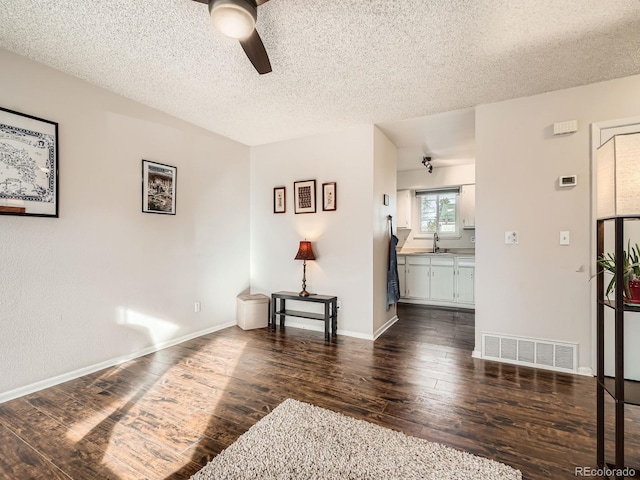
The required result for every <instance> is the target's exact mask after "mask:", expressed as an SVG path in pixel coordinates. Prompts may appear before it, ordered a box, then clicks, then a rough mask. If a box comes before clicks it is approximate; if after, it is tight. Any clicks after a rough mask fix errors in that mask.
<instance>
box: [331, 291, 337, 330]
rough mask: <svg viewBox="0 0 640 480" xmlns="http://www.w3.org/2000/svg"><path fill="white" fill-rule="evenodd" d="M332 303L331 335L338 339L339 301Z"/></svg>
mask: <svg viewBox="0 0 640 480" xmlns="http://www.w3.org/2000/svg"><path fill="white" fill-rule="evenodd" d="M331 303H332V309H331V310H332V312H331V313H332V315H331V334H332V335H333V336H334V337H336V336H337V335H338V300H337V299H336V300H334V301H333V302H331Z"/></svg>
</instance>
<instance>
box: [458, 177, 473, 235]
mask: <svg viewBox="0 0 640 480" xmlns="http://www.w3.org/2000/svg"><path fill="white" fill-rule="evenodd" d="M460 213H461V218H462V228H476V186H475V185H462V186H461V187H460Z"/></svg>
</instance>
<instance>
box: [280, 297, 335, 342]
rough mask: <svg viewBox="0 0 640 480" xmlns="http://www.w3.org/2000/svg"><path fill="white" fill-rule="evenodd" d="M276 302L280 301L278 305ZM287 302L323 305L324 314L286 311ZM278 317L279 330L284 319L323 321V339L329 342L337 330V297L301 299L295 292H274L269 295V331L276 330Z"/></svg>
mask: <svg viewBox="0 0 640 480" xmlns="http://www.w3.org/2000/svg"><path fill="white" fill-rule="evenodd" d="M278 300H280V302H279V305H278ZM287 300H295V301H297V302H311V303H322V304H324V313H313V312H301V311H299V310H287V307H286V302H287ZM278 316H280V328H284V318H285V317H298V318H310V319H312V320H322V321H324V338H325V340H330V339H331V336H330V335H329V331H331V335H332V336H334V337H335V336H336V335H337V333H336V331H337V329H338V297H335V296H331V295H313V294H311V295H309V296H308V297H301V296H300V295H298V294H297V293H296V292H276V293H272V294H271V318H270V319H269V326H270V327H271V330H273V331H275V329H276V318H277V317H278Z"/></svg>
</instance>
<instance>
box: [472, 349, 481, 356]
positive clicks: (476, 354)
mask: <svg viewBox="0 0 640 480" xmlns="http://www.w3.org/2000/svg"><path fill="white" fill-rule="evenodd" d="M471 356H472V357H473V358H482V352H481V351H480V350H474V351H473V352H471Z"/></svg>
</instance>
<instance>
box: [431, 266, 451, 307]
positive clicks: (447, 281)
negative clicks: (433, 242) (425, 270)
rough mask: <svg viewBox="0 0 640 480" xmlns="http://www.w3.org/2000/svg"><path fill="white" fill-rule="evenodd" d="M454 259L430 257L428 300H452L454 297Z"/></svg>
mask: <svg viewBox="0 0 640 480" xmlns="http://www.w3.org/2000/svg"><path fill="white" fill-rule="evenodd" d="M454 273H455V259H454V258H453V257H436V256H434V257H431V295H430V297H429V299H430V300H437V301H442V302H453V301H454V298H455V287H456V282H455V275H454Z"/></svg>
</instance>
